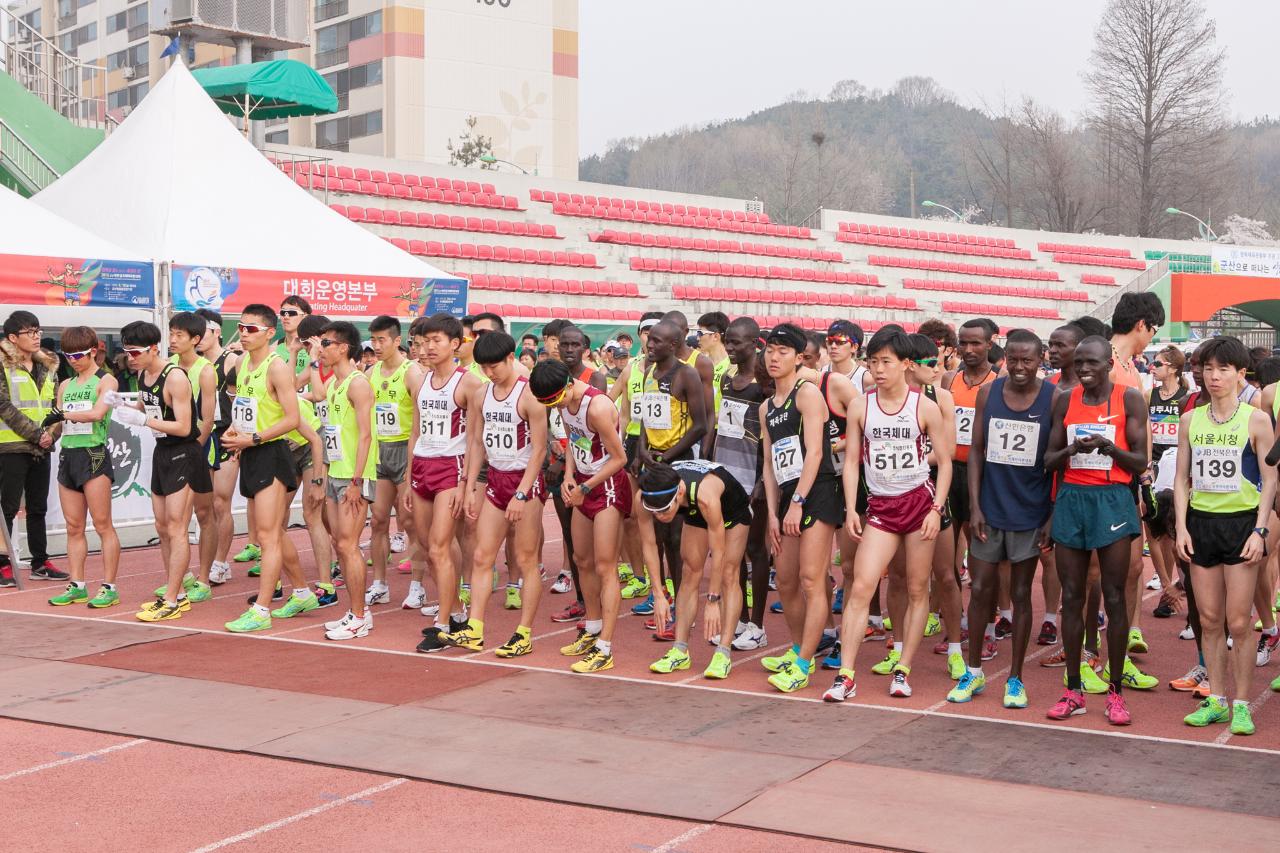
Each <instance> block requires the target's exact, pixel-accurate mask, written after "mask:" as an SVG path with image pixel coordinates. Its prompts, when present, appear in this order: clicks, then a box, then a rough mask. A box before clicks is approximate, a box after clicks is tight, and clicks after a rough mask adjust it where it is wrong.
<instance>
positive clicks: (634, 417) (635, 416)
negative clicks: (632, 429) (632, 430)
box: [627, 394, 644, 424]
mask: <svg viewBox="0 0 1280 853" xmlns="http://www.w3.org/2000/svg"><path fill="white" fill-rule="evenodd" d="M627 399H628V400H629V401H630V402H631V422H632V423H635V424H638V423H642V422H643V421H644V395H643V394H632V395H631V396H630V397H628V398H627Z"/></svg>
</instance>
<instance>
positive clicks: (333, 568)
mask: <svg viewBox="0 0 1280 853" xmlns="http://www.w3.org/2000/svg"><path fill="white" fill-rule="evenodd" d="M329 580H331V581H333V585H334V586H346V582H345V581H344V580H343V579H342V566H341V564H339V563H338V561H337V560H334V561H333V562H332V563H330V564H329Z"/></svg>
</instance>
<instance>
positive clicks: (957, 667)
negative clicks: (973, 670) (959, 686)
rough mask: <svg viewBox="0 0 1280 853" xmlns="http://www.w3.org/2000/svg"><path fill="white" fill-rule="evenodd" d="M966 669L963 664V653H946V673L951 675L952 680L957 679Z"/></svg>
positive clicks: (961, 676)
mask: <svg viewBox="0 0 1280 853" xmlns="http://www.w3.org/2000/svg"><path fill="white" fill-rule="evenodd" d="M968 671H969V667H967V666H965V662H964V655H962V654H960V653H959V652H956V653H955V654H950V655H947V675H949V676H951V680H952V681H959V680H960V679H961V678H963V677H964V674H965V673H966V672H968Z"/></svg>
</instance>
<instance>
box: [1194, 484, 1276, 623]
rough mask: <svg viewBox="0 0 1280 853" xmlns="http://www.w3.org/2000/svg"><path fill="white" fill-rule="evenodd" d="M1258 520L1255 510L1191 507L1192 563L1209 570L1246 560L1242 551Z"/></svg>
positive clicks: (1236, 564)
mask: <svg viewBox="0 0 1280 853" xmlns="http://www.w3.org/2000/svg"><path fill="white" fill-rule="evenodd" d="M1257 520H1258V513H1257V512H1256V511H1255V510H1252V509H1250V510H1246V511H1244V512H1229V513H1228V512H1222V513H1218V512H1201V511H1199V510H1195V509H1188V510H1187V533H1189V534H1190V535H1191V546H1192V548H1194V549H1195V551H1194V553H1193V554H1192V555H1191V562H1193V563H1195V564H1196V565H1197V566H1202V567H1204V568H1206V569H1208V568H1212V567H1214V566H1238V565H1240V564H1241V563H1243V562H1244V558H1243V557H1241V556H1240V552H1241V551H1243V550H1244V546H1245V542H1247V541H1248V539H1249V537H1250V536H1251V535H1253V528H1254V525H1255V524H1256V523H1257ZM1237 642H1238V641H1237Z"/></svg>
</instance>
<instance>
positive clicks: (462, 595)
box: [458, 583, 471, 607]
mask: <svg viewBox="0 0 1280 853" xmlns="http://www.w3.org/2000/svg"><path fill="white" fill-rule="evenodd" d="M458 601H460V602H462V603H463V604H465V605H467V606H468V607H470V606H471V585H470V584H465V583H464V584H460V585H459V586H458Z"/></svg>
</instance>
